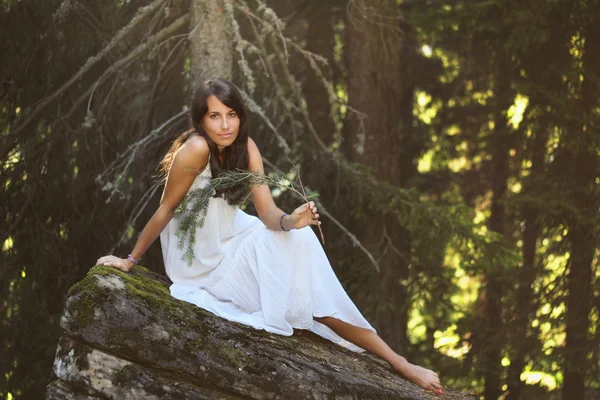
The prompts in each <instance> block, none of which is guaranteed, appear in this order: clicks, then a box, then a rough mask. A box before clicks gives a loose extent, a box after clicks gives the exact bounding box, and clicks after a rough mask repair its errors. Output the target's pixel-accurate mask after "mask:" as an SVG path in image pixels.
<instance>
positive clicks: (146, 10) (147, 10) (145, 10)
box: [0, 0, 165, 159]
mask: <svg viewBox="0 0 600 400" xmlns="http://www.w3.org/2000/svg"><path fill="white" fill-rule="evenodd" d="M164 2H165V0H155V1H154V2H152V3H150V4H149V5H147V6H145V7H142V8H140V10H139V11H138V12H137V14H136V15H135V17H133V19H132V20H131V22H129V24H127V25H126V26H125V27H123V28H122V29H121V30H120V31H119V32H117V34H116V35H115V36H114V37H113V38H112V40H111V41H110V43H108V45H107V46H106V47H104V48H103V49H102V50H101V51H100V52H99V53H98V54H96V55H95V56H93V57H90V58H89V59H88V60H87V62H86V63H85V64H84V65H83V67H81V68H80V69H79V71H77V73H76V74H75V75H73V76H72V77H71V79H69V80H68V81H67V82H65V83H64V84H63V85H62V86H61V87H60V88H59V89H58V90H56V91H55V92H54V93H52V94H51V95H50V96H48V97H46V98H45V99H43V100H42V101H40V102H39V103H38V105H37V106H35V108H34V109H33V110H32V111H31V112H30V113H29V115H28V116H27V117H26V118H25V120H24V121H23V122H22V123H21V124H20V125H19V126H17V127H16V128H15V129H13V131H12V132H11V133H10V134H9V135H7V136H11V137H12V141H11V143H10V144H8V145H7V146H6V147H5V148H4V149H2V151H1V152H0V159H5V158H6V156H7V155H8V153H9V152H10V151H11V150H12V149H13V148H14V146H15V145H16V143H17V138H18V136H19V134H20V133H21V132H22V131H23V130H24V129H25V128H26V127H27V126H28V125H29V124H30V123H31V122H32V121H33V120H34V119H35V117H36V116H37V115H38V114H39V113H40V111H42V110H43V109H44V108H45V107H46V106H47V105H48V104H50V103H52V102H53V101H54V100H56V99H57V98H58V97H59V96H60V95H61V94H63V93H64V92H65V91H66V90H67V89H69V88H70V87H71V86H72V85H73V84H74V83H75V82H77V81H78V80H79V79H80V78H81V77H82V76H83V75H84V74H85V73H86V72H88V71H89V70H90V69H91V68H92V67H93V66H94V65H95V64H96V63H97V62H98V61H100V60H102V59H103V58H104V57H105V56H106V55H107V54H108V53H109V52H110V51H112V50H113V49H114V48H115V47H116V46H117V45H118V44H119V43H120V42H121V41H122V40H123V39H124V38H125V37H126V36H127V35H128V34H129V33H131V32H132V31H133V30H134V29H135V28H136V27H137V26H138V25H139V24H140V22H141V21H143V20H144V18H146V17H147V16H148V15H150V14H152V13H153V12H154V11H155V10H156V9H157V8H158V7H160V5H161V4H162V3H164Z"/></svg>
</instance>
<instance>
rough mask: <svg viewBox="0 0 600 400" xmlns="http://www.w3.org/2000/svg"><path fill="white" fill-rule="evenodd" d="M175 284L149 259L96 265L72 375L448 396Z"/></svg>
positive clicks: (316, 392) (217, 389)
mask: <svg viewBox="0 0 600 400" xmlns="http://www.w3.org/2000/svg"><path fill="white" fill-rule="evenodd" d="M169 284H170V282H169V281H168V279H167V278H165V277H164V276H161V275H158V274H155V273H153V272H150V271H148V270H147V269H145V268H143V267H139V266H136V267H135V268H133V269H132V270H131V271H130V272H129V273H123V272H121V271H118V270H116V269H114V268H111V267H104V266H96V267H94V268H92V269H91V270H90V271H89V273H88V274H87V276H86V277H85V278H84V279H83V280H81V281H80V282H78V283H77V284H75V285H74V286H73V287H72V288H71V289H70V290H69V293H68V296H67V301H66V307H65V310H64V313H63V316H62V318H61V326H62V328H63V329H64V330H65V337H63V338H62V339H61V342H60V344H59V348H58V350H57V356H56V360H57V361H56V362H55V373H56V374H57V376H58V377H59V379H60V380H62V381H63V383H62V385H63V386H64V385H71V387H73V388H77V390H78V391H79V392H80V393H87V395H89V396H98V398H119V399H137V398H140V399H142V398H144V399H147V398H155V397H152V396H156V398H160V399H162V398H181V399H196V398H198V399H201V398H211V399H234V398H235V399H237V398H240V399H241V398H244V399H286V400H287V399H361V400H363V399H378V400H382V399H439V395H437V394H434V393H431V392H426V391H424V390H422V389H420V388H418V387H417V386H416V385H414V384H413V383H411V382H409V381H406V380H404V379H403V378H401V377H400V376H398V375H397V374H395V373H394V372H393V371H392V370H391V369H390V368H389V367H388V366H387V364H385V363H384V362H382V361H381V360H378V359H376V358H375V357H373V356H370V355H368V354H358V353H353V352H351V351H348V350H346V349H344V348H342V347H340V346H338V345H336V344H334V343H332V342H329V341H327V340H325V339H322V338H321V337H319V336H316V335H314V334H312V333H311V332H307V331H297V332H296V333H295V334H294V336H291V337H286V336H279V335H274V334H270V333H268V332H265V331H262V330H256V329H253V328H251V327H247V326H244V325H241V324H238V323H235V322H231V321H228V320H225V319H222V318H220V317H217V316H215V315H213V314H212V313H210V312H208V311H206V310H203V309H201V308H199V307H196V306H195V305H193V304H190V303H186V302H183V301H179V300H177V299H175V298H173V297H172V296H171V295H170V293H169ZM59 360H60V361H59ZM98 360H111V362H110V363H108V364H107V365H110V368H109V367H106V366H104V367H103V365H105V364H106V363H104V364H103V363H99V362H98ZM66 366H69V368H66ZM103 368H104V369H103ZM90 370H93V371H95V373H94V374H90V372H89V371H90ZM69 371H72V372H69ZM97 375H102V376H103V377H104V381H102V382H103V383H102V385H99V384H98V383H97V382H96V381H93V380H92V378H90V377H91V376H97ZM151 382H155V383H156V382H159V383H160V385H158V384H151ZM53 385H54V386H52V387H56V384H53ZM132 385H134V386H135V385H137V386H135V387H136V389H135V390H134V389H133V386H132ZM157 385H158V386H157ZM61 390H62V389H61ZM49 393H50V387H49ZM131 393H134V395H131ZM136 393H137V394H136ZM175 393H176V396H175V395H174V394H175ZM132 396H133V397H132ZM173 396H175V397H173ZM48 398H50V396H49V397H48ZM73 398H75V397H73ZM91 398H95V397H91ZM445 398H446V399H474V398H475V397H473V396H469V395H466V394H461V393H456V392H453V391H451V390H446V392H445Z"/></svg>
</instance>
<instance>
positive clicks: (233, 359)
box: [215, 346, 252, 368]
mask: <svg viewBox="0 0 600 400" xmlns="http://www.w3.org/2000/svg"><path fill="white" fill-rule="evenodd" d="M215 356H216V357H221V358H224V359H225V360H227V362H228V363H229V364H230V365H233V366H235V367H236V368H241V367H244V366H245V365H248V364H249V363H251V362H252V360H251V359H249V357H248V356H247V355H246V354H244V353H243V352H242V351H240V350H238V349H234V348H231V347H228V346H222V347H220V348H219V349H218V352H217V354H216V355H215Z"/></svg>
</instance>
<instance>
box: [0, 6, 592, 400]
mask: <svg viewBox="0 0 600 400" xmlns="http://www.w3.org/2000/svg"><path fill="white" fill-rule="evenodd" d="M599 38H600V0H526V1H522V0H521V1H516V0H330V1H316V0H268V1H267V0H249V1H242V0H114V1H103V2H96V1H90V0H3V2H2V4H1V5H0V46H1V47H0V48H1V50H0V51H1V54H2V60H3V61H2V63H1V64H0V70H1V73H0V81H1V82H0V227H1V228H0V246H2V252H1V253H0V254H1V257H0V290H1V293H2V302H1V303H0V321H1V322H0V329H1V331H0V337H1V338H2V342H3V346H2V348H1V350H0V351H1V353H0V360H1V361H2V362H1V363H0V369H1V370H0V393H1V394H2V395H3V396H4V398H5V399H39V398H42V397H43V393H44V390H45V386H46V385H47V384H48V383H49V382H50V381H51V380H52V361H53V358H54V353H55V350H56V344H57V341H58V338H59V336H60V333H61V329H60V327H59V320H60V315H61V311H62V309H63V307H64V300H65V297H66V294H67V291H68V289H69V288H70V287H71V286H72V285H73V284H74V283H76V282H77V281H79V280H81V279H82V277H83V276H84V275H85V274H86V273H87V271H88V270H89V269H90V267H92V265H93V263H94V262H95V261H96V259H97V258H99V257H100V256H102V255H104V254H109V253H114V254H117V255H120V256H124V255H125V256H126V255H127V253H128V252H129V251H130V250H131V248H132V247H133V245H134V243H135V240H136V238H137V235H138V234H139V232H140V231H141V229H142V228H143V227H144V225H145V223H146V221H147V220H148V219H149V217H150V216H151V215H152V214H153V213H154V211H155V210H156V207H157V206H158V203H159V199H160V194H161V191H162V182H161V180H160V179H159V178H158V170H157V167H158V164H159V162H160V160H161V159H162V157H163V156H164V154H165V153H166V152H167V150H168V148H169V146H170V144H171V143H172V141H173V140H174V139H175V137H176V136H177V135H178V134H179V133H181V132H182V131H183V130H185V129H187V127H188V126H189V122H188V109H187V106H188V100H189V98H190V95H191V93H193V90H194V88H195V87H197V86H198V84H199V83H201V82H203V81H204V80H206V79H208V78H211V77H215V76H221V77H224V78H227V79H231V80H232V81H233V82H235V84H236V85H238V87H239V88H240V89H241V91H242V93H243V96H244V99H245V101H246V104H247V106H248V109H249V111H250V113H251V118H250V136H251V137H252V138H253V139H254V140H255V141H256V143H257V144H258V146H259V148H260V150H261V153H262V155H263V157H264V159H265V168H266V172H268V173H270V172H273V173H275V172H276V173H279V174H285V175H287V176H288V177H289V178H290V179H293V178H294V177H295V176H296V174H297V170H296V169H295V168H294V166H298V167H299V168H300V173H301V176H302V181H303V183H304V185H305V186H306V188H307V190H309V191H315V192H318V193H319V198H318V203H319V212H320V214H321V215H322V222H323V230H324V234H325V238H326V239H327V240H326V245H325V250H326V253H327V254H328V256H329V258H330V260H331V262H332V265H333V268H334V270H335V271H336V274H337V275H338V277H339V278H340V280H341V282H342V284H343V285H344V287H345V288H346V290H347V291H348V293H349V295H350V296H351V297H352V299H353V300H354V301H355V303H356V304H357V306H358V307H359V308H360V309H361V311H362V312H363V313H364V315H365V316H366V317H367V319H368V320H369V321H371V322H372V324H373V326H374V327H375V328H376V329H377V330H378V332H379V334H380V335H381V336H382V337H383V338H384V339H385V340H386V341H387V342H388V343H389V344H390V345H391V346H392V347H393V348H394V349H395V350H397V351H399V352H401V354H404V355H405V356H406V357H407V358H408V359H409V360H411V361H414V362H416V363H419V364H422V365H424V366H427V367H429V368H431V369H433V370H435V371H437V372H438V373H439V375H440V377H441V379H442V382H443V383H444V384H445V385H447V386H451V387H453V388H455V389H461V390H469V391H472V392H474V393H476V394H478V395H480V396H481V398H482V399H485V400H492V399H493V400H496V399H500V398H501V399H510V400H516V399H550V398H552V399H558V398H562V399H565V400H572V399H574V400H577V399H584V398H590V399H591V398H597V397H593V396H599V394H598V393H599V392H600V252H599V245H598V244H599V238H600V212H599V211H600V40H599ZM273 195H274V197H276V202H277V203H278V205H279V206H280V208H282V209H284V210H286V209H287V210H292V209H293V208H295V207H296V206H298V205H299V204H298V200H297V199H295V198H293V197H292V196H290V194H289V193H288V192H286V191H281V190H278V189H275V190H274V191H273ZM246 211H247V212H253V207H252V205H251V204H249V205H248V206H247V208H246ZM142 264H143V265H144V266H145V267H147V268H149V269H152V270H154V271H156V272H159V273H164V267H163V265H162V255H161V250H160V244H159V243H158V242H156V243H155V244H153V245H152V247H151V248H150V250H149V251H148V253H147V254H146V255H145V257H144V260H143V262H142Z"/></svg>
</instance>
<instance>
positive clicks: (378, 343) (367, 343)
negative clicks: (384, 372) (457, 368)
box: [314, 317, 442, 392]
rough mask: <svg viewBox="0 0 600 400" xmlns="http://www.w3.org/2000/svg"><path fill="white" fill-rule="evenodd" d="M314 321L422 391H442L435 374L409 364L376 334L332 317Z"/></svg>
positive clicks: (316, 318) (318, 318)
mask: <svg viewBox="0 0 600 400" xmlns="http://www.w3.org/2000/svg"><path fill="white" fill-rule="evenodd" d="M314 319H315V321H318V322H320V323H322V324H324V325H326V326H328V327H329V328H331V330H333V331H334V332H335V333H337V334H338V335H340V336H341V337H342V338H344V339H346V340H347V341H349V342H352V343H354V344H355V345H357V346H358V347H361V348H363V349H365V350H366V351H368V352H369V353H373V354H375V355H376V356H377V357H379V358H381V359H383V360H384V361H386V362H387V363H388V364H390V366H391V367H392V368H393V369H394V370H395V371H396V372H399V373H401V374H402V375H404V376H406V377H407V378H408V379H410V380H411V381H413V382H415V383H416V384H417V385H419V386H421V387H422V388H423V389H428V390H434V391H436V392H438V391H439V390H441V389H442V385H441V383H440V380H439V378H438V376H437V374H436V373H435V372H433V371H431V370H428V369H425V368H422V367H419V366H418V365H414V364H411V363H409V362H408V361H407V360H406V359H405V358H404V357H402V356H401V355H399V354H398V353H396V352H395V351H394V350H392V349H391V348H390V346H388V345H387V343H385V342H384V341H383V339H381V338H380V337H379V335H377V333H375V332H373V331H371V330H369V329H364V328H360V327H358V326H354V325H352V324H349V323H346V322H344V321H341V320H339V319H336V318H333V317H314Z"/></svg>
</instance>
